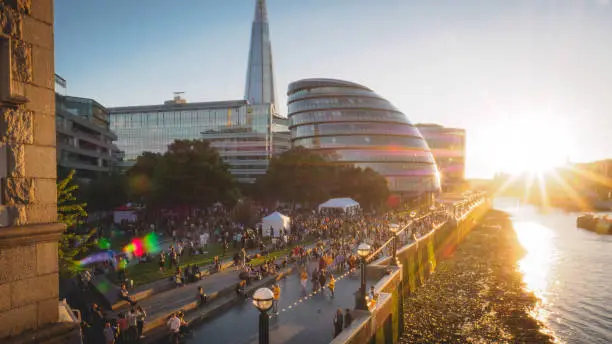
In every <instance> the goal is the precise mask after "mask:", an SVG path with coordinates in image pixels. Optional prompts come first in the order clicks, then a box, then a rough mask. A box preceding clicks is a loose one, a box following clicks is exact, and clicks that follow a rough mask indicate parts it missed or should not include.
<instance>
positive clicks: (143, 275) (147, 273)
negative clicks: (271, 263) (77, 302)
mask: <svg viewBox="0 0 612 344" xmlns="http://www.w3.org/2000/svg"><path fill="white" fill-rule="evenodd" d="M313 242H315V239H313V238H306V239H305V240H303V242H302V243H300V244H302V245H310V244H311V243H313ZM292 248H293V246H291V247H290V248H288V249H284V250H278V251H273V252H271V253H270V254H269V255H268V258H269V257H273V258H275V259H276V258H278V257H281V256H283V255H287V254H289V252H291V249H292ZM206 251H207V253H206V254H201V255H194V256H187V255H184V256H183V257H181V260H180V264H179V265H180V266H181V268H185V267H186V266H187V265H193V264H195V265H197V266H199V267H200V269H203V268H204V267H205V266H206V265H208V264H211V263H212V261H213V258H214V257H215V256H219V258H221V259H222V260H227V258H231V257H233V255H234V253H236V251H239V250H237V249H233V248H232V247H231V246H230V248H229V249H227V250H226V252H225V258H222V257H221V254H222V253H223V250H222V248H221V246H219V245H208V249H207V250H206ZM264 260H265V258H264V257H259V258H255V259H253V260H251V261H250V262H249V264H251V265H253V266H259V265H261V264H263V262H264ZM168 263H169V262H168V261H167V260H166V268H165V269H164V271H163V272H160V271H159V255H156V256H155V257H154V258H153V261H152V262H149V263H143V264H136V265H132V266H129V267H128V269H127V277H128V278H129V279H131V280H134V287H138V286H142V285H145V284H148V283H151V282H154V281H157V280H160V279H163V278H170V276H173V275H174V272H175V271H176V269H170V268H168V266H169V265H168ZM110 277H111V279H112V280H113V281H114V282H117V280H116V278H117V274H116V273H113V274H110Z"/></svg>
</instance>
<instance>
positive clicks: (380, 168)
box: [355, 162, 437, 177]
mask: <svg viewBox="0 0 612 344" xmlns="http://www.w3.org/2000/svg"><path fill="white" fill-rule="evenodd" d="M355 166H357V167H361V168H364V169H365V168H371V169H373V170H374V171H376V172H378V173H380V174H381V175H383V176H386V175H395V176H413V177H418V176H434V175H436V173H437V169H436V165H430V164H415V163H401V162H400V163H392V162H382V163H377V162H357V163H355Z"/></svg>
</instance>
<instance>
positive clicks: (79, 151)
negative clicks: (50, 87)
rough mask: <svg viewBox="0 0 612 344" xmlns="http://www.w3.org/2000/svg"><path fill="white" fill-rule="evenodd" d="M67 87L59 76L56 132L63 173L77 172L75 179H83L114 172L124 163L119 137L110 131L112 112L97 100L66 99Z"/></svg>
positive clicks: (58, 156)
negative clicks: (110, 113) (121, 161)
mask: <svg viewBox="0 0 612 344" xmlns="http://www.w3.org/2000/svg"><path fill="white" fill-rule="evenodd" d="M58 81H59V83H58ZM62 81H63V82H62ZM65 85H66V81H65V80H64V79H62V78H61V77H59V76H57V77H56V89H57V91H58V92H56V94H55V128H56V147H57V155H56V157H57V165H58V168H59V170H60V171H61V170H64V172H65V171H69V170H75V176H76V177H79V178H81V179H93V178H95V177H96V176H97V175H98V174H99V173H109V172H111V170H112V169H113V168H115V167H116V165H117V163H118V161H120V159H121V152H120V151H119V149H118V148H117V146H116V145H115V144H114V143H113V141H115V140H116V139H117V135H115V133H113V132H112V131H111V130H110V126H109V119H108V115H109V113H108V110H107V109H106V108H105V107H104V106H102V105H101V104H100V103H98V102H97V101H95V100H93V99H89V98H80V97H71V96H66V95H64V94H65Z"/></svg>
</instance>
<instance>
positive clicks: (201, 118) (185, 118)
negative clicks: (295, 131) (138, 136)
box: [111, 109, 270, 129]
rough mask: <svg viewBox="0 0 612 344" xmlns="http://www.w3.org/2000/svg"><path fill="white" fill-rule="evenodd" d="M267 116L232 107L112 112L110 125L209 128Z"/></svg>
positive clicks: (247, 123)
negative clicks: (194, 126) (236, 109)
mask: <svg viewBox="0 0 612 344" xmlns="http://www.w3.org/2000/svg"><path fill="white" fill-rule="evenodd" d="M269 121H270V119H269V116H266V115H265V114H264V115H254V114H252V113H248V112H246V111H243V110H240V111H235V110H234V109H211V110H193V111H190V110H184V111H163V112H145V113H126V114H119V113H117V114H113V115H112V116H111V127H112V128H114V129H119V128H171V127H187V126H193V125H196V126H201V127H206V128H210V129H218V128H224V127H231V126H238V125H249V124H251V123H253V122H256V123H265V124H266V125H267V124H268V122H269Z"/></svg>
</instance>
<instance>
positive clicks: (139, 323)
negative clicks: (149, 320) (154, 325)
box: [136, 306, 147, 339]
mask: <svg viewBox="0 0 612 344" xmlns="http://www.w3.org/2000/svg"><path fill="white" fill-rule="evenodd" d="M146 317H147V312H145V310H144V309H142V307H140V306H138V307H137V308H136V329H137V330H138V332H137V333H138V338H139V339H142V338H144V335H143V331H142V330H143V328H144V321H145V318H146Z"/></svg>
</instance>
